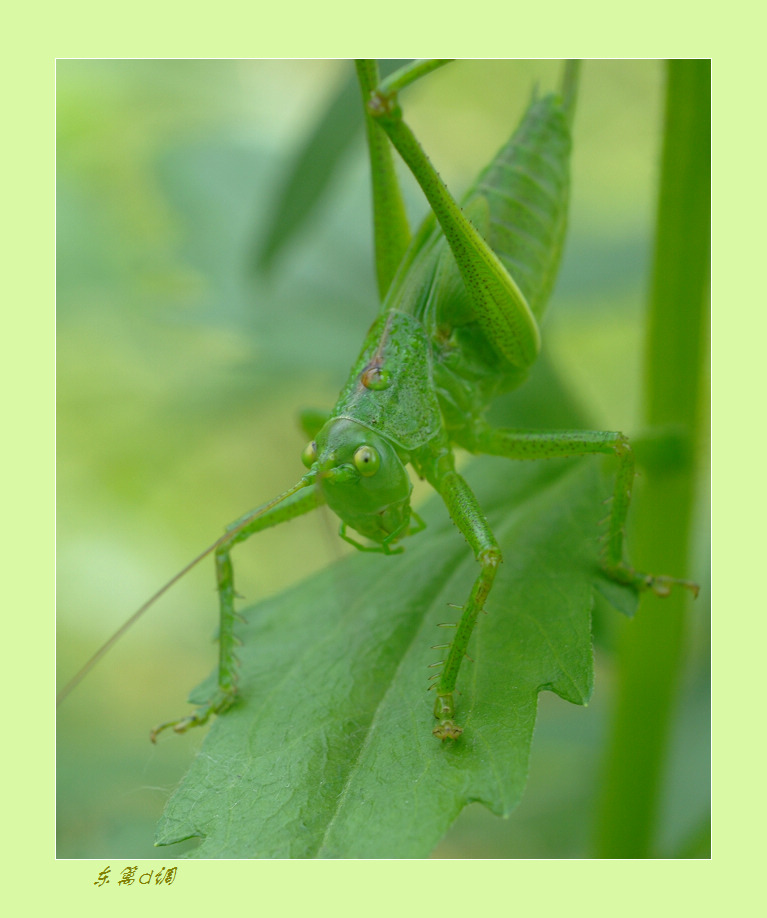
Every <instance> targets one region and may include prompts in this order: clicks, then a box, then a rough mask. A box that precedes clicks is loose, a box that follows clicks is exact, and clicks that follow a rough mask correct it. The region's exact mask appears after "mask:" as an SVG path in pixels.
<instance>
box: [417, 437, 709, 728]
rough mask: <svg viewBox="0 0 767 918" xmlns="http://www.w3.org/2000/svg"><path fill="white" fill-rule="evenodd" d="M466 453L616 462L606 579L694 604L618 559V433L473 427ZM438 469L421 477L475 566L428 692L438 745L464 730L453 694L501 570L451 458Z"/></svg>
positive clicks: (621, 510) (666, 581)
mask: <svg viewBox="0 0 767 918" xmlns="http://www.w3.org/2000/svg"><path fill="white" fill-rule="evenodd" d="M467 445H469V444H467ZM470 447H471V449H472V452H476V453H486V454H489V455H496V456H503V457H505V458H507V459H553V458H565V457H578V456H585V455H592V454H606V455H614V456H616V458H617V460H618V469H617V472H616V476H615V487H614V490H613V495H612V506H611V510H610V515H609V517H608V528H607V533H606V535H605V540H604V546H603V554H602V566H603V568H604V570H605V572H606V573H607V575H608V576H609V577H611V578H612V579H613V580H616V581H617V582H619V583H624V584H627V585H629V586H632V587H633V588H634V589H637V590H652V591H653V592H654V593H656V594H657V595H659V596H666V595H668V593H669V591H670V589H671V587H672V586H673V585H675V584H676V585H679V586H683V587H685V588H686V589H689V590H690V591H691V592H692V593H693V594H694V595H696V596H697V593H698V587H697V585H696V584H695V583H692V582H691V581H688V580H679V579H676V578H674V577H666V576H653V575H650V574H645V573H642V572H640V571H636V570H635V569H634V568H633V567H631V566H630V565H629V564H627V563H626V561H625V559H624V556H623V542H624V534H625V523H626V516H627V514H628V510H629V505H630V502H631V490H632V486H633V481H634V457H633V453H632V450H631V445H630V443H629V440H628V438H627V437H626V436H624V435H623V434H622V433H618V432H615V431H593V430H587V431H582V430H560V431H534V430H530V431H512V430H496V429H493V428H490V427H487V426H485V425H477V426H476V427H475V429H474V433H473V440H472V442H471V444H470ZM440 465H441V467H442V471H441V473H440V472H436V468H437V467H436V466H435V469H434V470H433V471H431V474H429V472H428V470H427V477H429V479H430V481H431V483H432V484H433V486H434V487H435V488H436V489H437V490H438V491H439V492H440V494H441V495H442V498H443V500H444V501H445V504H446V506H447V509H448V512H449V513H450V516H451V517H452V519H453V521H454V522H455V523H456V525H457V526H458V528H459V529H460V530H461V532H462V533H463V535H464V537H465V538H466V540H467V541H468V542H469V545H470V546H471V548H472V550H473V551H474V555H475V557H476V559H477V561H478V563H479V565H480V573H479V576H478V577H477V579H476V581H475V582H474V585H473V587H472V590H471V593H470V594H469V599H468V601H467V603H466V604H465V605H464V606H463V607H462V613H461V618H460V621H459V622H458V624H457V626H456V632H455V636H454V638H453V640H452V642H451V643H450V644H449V645H448V646H449V650H448V654H447V658H446V659H445V661H444V666H443V669H442V670H441V672H440V674H439V676H438V679H437V680H436V681H435V683H434V685H433V686H432V688H434V689H435V690H436V694H437V699H436V702H435V705H434V716H435V717H436V718H437V720H438V724H437V726H436V727H435V728H434V730H433V733H434V735H435V736H436V737H437V738H438V739H443V740H444V739H457V738H458V737H459V736H460V735H461V733H462V732H463V728H462V727H460V726H458V724H457V723H456V722H455V720H454V716H455V703H454V700H453V692H454V691H455V685H456V681H457V678H458V672H459V670H460V667H461V663H462V662H463V659H464V657H465V656H466V651H467V648H468V645H469V639H470V638H471V633H472V631H473V629H474V625H475V624H476V621H477V616H478V615H479V613H480V612H481V611H482V610H483V608H484V605H485V602H486V600H487V597H488V595H489V593H490V590H491V588H492V585H493V581H494V579H495V574H496V570H497V568H498V565H499V564H500V562H501V552H500V549H499V547H498V544H497V542H496V540H495V537H494V536H493V534H492V532H491V530H490V528H489V526H488V524H487V521H486V520H485V518H484V516H483V514H482V511H481V509H480V507H479V504H478V503H477V500H476V498H475V497H474V494H473V493H472V491H471V489H470V488H469V486H468V484H467V483H466V482H465V481H464V479H463V478H462V477H461V476H460V475H459V474H458V473H457V472H456V471H455V469H454V468H453V467H452V456H450V457H449V458H448V456H447V455H444V456H443V457H442V460H441V463H440ZM435 472H436V474H435ZM437 665H441V664H437Z"/></svg>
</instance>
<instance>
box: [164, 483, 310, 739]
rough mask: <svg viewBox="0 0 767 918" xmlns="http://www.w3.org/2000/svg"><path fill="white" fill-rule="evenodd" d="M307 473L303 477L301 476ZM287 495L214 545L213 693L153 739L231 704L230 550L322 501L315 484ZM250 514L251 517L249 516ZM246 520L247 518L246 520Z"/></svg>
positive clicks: (233, 648)
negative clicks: (216, 618)
mask: <svg viewBox="0 0 767 918" xmlns="http://www.w3.org/2000/svg"><path fill="white" fill-rule="evenodd" d="M308 477H309V476H306V477H305V480H306V479H308ZM286 494H287V496H283V497H282V498H278V499H277V501H274V502H271V503H270V504H266V505H265V506H264V507H262V508H259V509H258V510H255V511H252V512H251V513H247V514H245V516H243V517H240V519H239V520H236V521H235V522H234V523H232V524H231V525H230V526H228V527H227V530H231V531H232V535H231V538H229V539H224V540H223V541H222V542H221V543H220V544H219V545H218V546H217V548H216V551H215V563H216V585H217V590H218V601H219V631H218V644H219V656H218V684H217V688H216V691H215V693H214V694H213V696H212V697H211V698H210V699H209V700H208V701H207V702H206V703H205V704H203V705H201V706H200V707H199V708H198V709H197V710H196V711H194V712H193V713H192V714H189V715H188V716H186V717H181V718H179V719H178V720H171V721H167V722H166V723H163V724H160V725H159V726H157V727H155V728H154V730H152V732H151V733H150V739H151V740H152V742H153V743H154V742H156V740H157V736H158V734H160V733H162V731H163V730H167V729H172V730H173V731H174V732H176V733H184V732H185V731H187V730H189V729H190V728H191V727H199V726H202V724H204V723H206V722H207V721H208V720H209V719H210V717H211V715H213V714H221V713H222V712H223V711H226V710H227V708H229V707H231V705H232V704H233V702H234V700H235V698H236V697H237V667H238V661H237V655H236V647H237V646H238V644H239V640H238V639H237V637H236V635H235V633H234V628H235V625H236V623H237V621H238V620H239V619H240V616H239V615H238V613H237V612H236V610H235V608H234V600H235V598H236V593H235V589H234V570H233V567H232V559H231V551H232V548H234V546H235V545H237V544H239V543H240V542H244V541H245V540H246V539H248V538H250V536H252V535H254V534H255V533H256V532H261V531H262V530H264V529H269V528H270V527H271V526H276V525H277V524H278V523H283V522H286V521H287V520H292V519H295V518H296V517H297V516H302V515H303V514H305V513H308V512H309V511H310V510H314V509H315V507H319V506H320V505H321V504H323V503H324V497H323V495H322V492H321V491H320V489H319V488H318V487H317V485H316V484H307V485H306V486H301V489H300V490H298V489H291V491H290V492H286ZM251 517H252V519H251ZM248 520H250V522H247V521H248Z"/></svg>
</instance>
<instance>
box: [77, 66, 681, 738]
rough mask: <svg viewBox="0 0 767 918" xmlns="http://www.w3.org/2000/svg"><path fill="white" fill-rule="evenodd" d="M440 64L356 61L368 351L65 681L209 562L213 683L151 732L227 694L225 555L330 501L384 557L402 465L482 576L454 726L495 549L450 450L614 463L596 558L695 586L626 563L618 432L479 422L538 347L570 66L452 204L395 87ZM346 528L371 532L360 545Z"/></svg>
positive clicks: (565, 156) (452, 681) (520, 376)
mask: <svg viewBox="0 0 767 918" xmlns="http://www.w3.org/2000/svg"><path fill="white" fill-rule="evenodd" d="M444 63H447V62H445V61H419V62H414V63H412V64H408V65H407V66H405V67H402V68H401V69H400V70H398V71H396V72H395V73H394V74H392V75H391V76H390V77H388V78H387V79H386V80H384V81H383V82H381V81H380V80H379V76H378V68H377V66H376V64H375V63H374V62H372V61H359V62H357V74H358V79H359V83H360V87H361V91H362V99H363V103H364V106H363V110H364V117H365V123H366V128H367V134H368V144H369V152H370V160H371V167H372V177H373V204H374V227H375V247H376V264H377V277H378V286H379V292H380V295H381V300H382V306H381V310H380V313H379V315H378V318H377V319H376V321H375V322H374V324H373V326H372V327H371V329H370V331H369V333H368V336H367V338H366V340H365V342H364V344H363V347H362V351H361V353H360V355H359V357H358V359H357V361H356V363H355V365H354V367H353V369H352V371H351V373H350V375H349V378H348V381H347V383H346V385H345V386H344V388H343V389H342V391H341V393H340V395H339V398H338V401H337V403H336V405H335V407H334V409H333V410H332V412H331V413H330V415H329V417H328V418H327V419H324V423H318V424H316V425H315V428H314V429H313V431H312V440H311V442H310V443H309V444H308V446H307V447H306V449H305V450H304V453H303V456H302V459H303V462H304V464H305V466H306V467H307V471H306V474H305V475H304V476H303V477H302V478H301V479H300V480H299V481H298V482H297V483H296V484H295V485H294V486H293V487H292V488H290V489H289V490H288V491H286V492H285V493H283V494H281V495H280V496H278V497H277V498H275V499H274V500H272V501H270V502H269V503H267V504H264V505H263V506H261V507H260V508H258V509H256V510H254V511H252V512H251V513H249V514H247V515H245V516H244V517H242V518H241V519H240V520H238V521H236V522H235V523H233V524H232V525H231V526H230V527H229V528H228V529H227V531H226V532H225V533H224V535H223V536H221V537H220V538H219V539H218V540H217V541H216V542H214V543H213V544H212V545H211V546H210V547H209V548H208V549H206V550H205V551H204V552H202V553H201V554H200V555H199V556H198V557H197V558H195V559H194V561H192V562H191V563H190V564H189V565H187V567H186V568H184V570H183V571H181V572H180V573H179V574H178V575H176V577H174V578H173V580H171V581H170V582H169V583H168V584H166V585H165V586H164V587H163V588H162V589H161V590H160V591H159V592H158V593H157V594H155V596H153V597H152V598H151V599H150V600H149V601H148V602H147V603H145V604H144V606H142V608H141V609H139V610H138V612H137V613H135V614H134V616H133V617H132V618H131V619H130V620H129V622H127V623H126V625H125V626H123V628H122V629H120V631H119V632H118V633H117V635H115V636H114V637H113V638H112V639H110V641H109V642H108V643H107V644H106V645H105V646H104V647H103V648H102V649H101V650H100V651H99V652H98V653H97V654H96V656H95V657H94V658H92V659H91V661H90V662H89V663H88V664H87V665H86V667H84V668H83V670H81V671H80V673H78V675H77V676H76V677H75V678H74V679H73V680H72V681H71V682H70V683H69V685H68V686H67V687H66V688H65V689H64V691H63V692H62V694H61V696H60V697H63V696H65V695H66V694H68V693H69V691H71V689H72V688H73V687H74V685H75V684H77V682H79V681H80V679H81V678H82V677H83V676H84V675H85V673H86V672H87V671H88V670H89V669H90V667H91V666H92V665H93V664H94V663H95V662H96V661H97V660H98V659H99V658H100V657H101V656H102V655H103V653H104V652H105V651H106V650H107V649H108V648H109V647H110V646H111V645H112V643H114V641H115V640H116V639H117V637H119V636H120V634H122V633H123V632H124V630H125V628H126V627H128V626H129V625H130V624H132V622H133V621H135V620H136V618H138V616H139V615H141V614H142V613H143V612H144V611H145V610H146V609H147V608H148V607H149V606H150V605H151V604H152V603H153V602H154V601H155V600H156V599H157V598H158V597H159V596H160V595H161V594H162V593H164V592H165V591H166V590H167V589H168V588H169V587H170V586H171V585H172V584H173V583H175V582H176V580H178V579H179V577H181V576H183V574H185V573H186V571H187V570H189V568H190V567H192V566H193V565H194V564H196V563H197V562H198V561H200V560H201V559H202V558H203V557H205V556H206V555H207V554H209V553H211V552H212V553H214V555H215V567H216V577H217V585H218V594H219V604H220V626H219V666H218V687H217V689H216V691H215V693H214V694H213V696H212V697H211V698H209V699H208V700H207V702H206V703H205V704H203V705H202V706H201V707H199V708H198V709H197V710H196V711H194V712H193V713H192V714H190V715H189V716H186V717H183V718H180V719H178V720H174V721H170V722H167V723H163V724H161V725H160V726H158V727H157V728H155V730H153V731H152V734H151V737H152V740H153V741H154V740H155V739H156V736H157V734H158V733H160V732H161V731H163V730H165V729H167V728H173V730H175V731H176V732H179V733H181V732H184V731H185V730H187V729H188V728H190V727H192V726H197V725H201V724H204V723H205V722H206V721H208V720H209V719H210V717H211V715H213V714H221V713H223V712H224V711H226V710H227V708H229V707H230V706H231V705H232V704H233V703H234V701H235V699H236V697H237V660H236V656H235V646H236V637H235V623H236V619H237V615H236V612H235V607H234V600H235V591H234V576H233V568H232V562H231V550H232V549H233V548H234V546H235V545H237V544H238V543H240V542H242V541H244V540H245V539H247V538H248V537H249V536H251V535H253V534H254V533H256V532H260V531H261V530H264V529H267V528H269V527H271V526H274V525H276V524H278V523H281V522H284V521H286V520H289V519H293V518H295V517H298V516H301V515H303V514H306V513H308V512H309V511H310V510H313V509H315V508H316V507H318V506H320V505H322V504H327V505H328V506H329V508H330V509H331V510H332V511H334V512H335V513H336V514H337V515H338V517H339V518H340V520H341V529H340V534H341V536H342V537H343V538H345V539H346V540H347V541H349V542H351V543H352V544H353V545H355V546H356V547H357V548H360V549H362V550H366V551H379V552H383V553H385V554H390V553H393V552H395V551H400V550H401V548H402V546H401V545H400V544H399V543H400V542H401V540H402V539H404V538H405V537H407V536H408V535H412V534H414V533H416V532H417V531H419V529H420V528H422V525H423V524H422V523H421V521H420V519H419V518H418V516H417V515H416V514H415V513H414V512H413V511H412V509H411V506H410V495H411V490H412V485H411V482H410V478H409V476H408V471H407V468H406V467H407V465H411V466H412V467H413V469H414V470H415V472H416V474H417V475H418V476H419V477H420V478H423V479H425V480H427V481H428V482H429V484H430V485H431V486H432V487H433V488H434V489H435V490H436V491H437V492H438V493H439V494H440V496H441V498H442V500H443V501H444V503H445V506H446V508H447V511H448V513H449V515H450V517H451V518H452V520H453V522H454V523H455V524H456V526H457V527H458V529H459V530H460V531H461V533H462V534H463V536H464V537H465V539H466V541H467V542H468V544H469V546H470V548H471V550H472V551H473V553H474V556H475V558H476V561H477V563H478V566H479V572H478V574H477V577H476V580H475V582H474V584H473V586H472V588H471V591H470V593H469V596H468V597H467V598H466V599H465V601H464V603H463V605H462V606H458V607H457V608H458V609H459V610H460V618H459V620H458V622H457V623H456V625H455V628H454V630H453V636H452V641H451V642H450V643H449V644H448V645H446V653H445V657H444V660H443V661H441V662H440V663H439V664H437V666H439V667H441V668H440V669H439V671H438V672H436V673H435V674H434V676H432V683H433V684H432V685H431V689H432V690H433V691H434V692H435V694H436V701H435V706H434V715H435V717H436V719H437V726H436V727H435V728H434V729H433V731H432V732H433V734H434V736H436V737H437V738H439V739H441V740H446V739H449V740H455V739H457V738H458V737H460V736H461V734H462V732H463V731H462V727H461V726H459V724H458V723H457V720H456V702H455V700H454V694H455V692H456V684H457V681H458V676H459V671H460V668H461V663H462V661H463V659H464V656H465V655H466V651H467V648H468V644H469V639H470V637H471V634H472V630H473V628H474V626H475V623H476V620H477V617H478V615H479V613H480V612H481V611H482V610H483V609H484V606H485V603H486V600H487V597H488V595H489V594H490V592H491V589H492V586H493V580H494V577H495V573H496V570H497V568H498V565H499V564H500V563H501V552H500V549H499V547H498V543H497V541H496V539H495V537H494V535H493V533H492V531H491V530H490V527H489V525H488V523H487V521H486V519H485V517H484V515H483V513H482V510H481V508H480V506H479V504H478V502H477V500H476V498H475V497H474V494H473V493H472V491H471V489H470V487H469V485H468V484H467V482H466V481H465V480H464V478H463V477H462V476H461V475H460V474H459V473H458V471H456V467H455V461H454V455H453V450H454V447H456V446H457V447H461V448H463V449H466V450H468V451H469V452H471V453H488V454H492V455H497V456H503V457H506V458H509V459H544V458H553V457H567V456H582V455H586V454H591V453H601V454H608V455H614V456H615V457H617V461H618V469H617V473H616V480H615V486H614V491H613V495H612V503H611V509H610V515H609V518H608V525H607V531H606V534H605V536H604V545H603V554H602V563H603V567H604V569H605V571H606V572H607V573H608V575H609V576H611V577H612V578H614V579H615V580H617V581H619V582H621V583H624V584H628V585H630V586H633V587H634V588H636V589H639V590H645V589H650V590H653V591H654V592H656V593H657V594H660V595H665V594H667V593H668V591H669V590H670V588H671V587H672V585H674V584H679V585H681V586H684V587H686V588H688V589H690V590H692V591H693V592H696V589H697V588H696V587H695V585H694V584H692V583H690V582H688V581H683V580H677V579H675V578H671V577H665V576H661V577H654V576H651V575H648V574H643V573H640V572H638V571H635V570H634V569H633V568H632V567H631V566H630V565H629V564H628V563H627V562H626V561H625V559H624V551H623V532H624V524H625V521H626V516H627V513H628V508H629V502H630V498H631V489H632V483H633V478H634V462H633V456H632V452H631V447H630V445H629V442H628V440H627V438H626V437H625V436H624V435H623V434H621V433H617V432H610V431H570V430H564V431H562V430H559V431H536V430H499V429H495V428H492V427H490V426H489V425H488V424H487V423H486V422H485V420H484V414H485V411H486V409H487V408H488V406H489V404H490V403H491V402H492V400H493V399H494V397H495V396H497V395H499V394H501V393H503V392H507V391H509V390H511V389H513V388H515V387H517V386H518V385H520V384H521V383H522V382H523V381H524V379H525V377H526V375H527V373H528V371H529V368H530V366H531V365H532V364H533V362H534V361H535V359H536V356H537V354H538V350H539V348H540V334H539V331H538V321H539V320H540V318H541V316H542V314H543V309H544V306H545V304H546V300H547V299H548V295H549V293H550V291H551V288H552V286H553V283H554V279H555V277H556V272H557V269H558V265H559V261H560V255H561V251H562V245H563V239H564V232H565V225H566V219H567V206H568V196H569V156H570V145H571V144H570V122H571V120H572V116H573V110H574V104H575V94H576V85H577V65H575V64H568V65H567V66H566V68H565V74H564V79H563V83H562V87H561V91H560V93H558V94H552V95H548V96H545V97H543V98H539V99H533V101H532V102H531V104H530V105H529V107H528V109H527V111H526V113H525V114H524V116H523V118H522V120H521V122H520V124H519V126H518V128H517V130H516V131H515V133H514V135H513V136H512V137H511V139H510V140H509V141H508V142H507V143H506V144H505V145H504V146H503V147H502V149H501V150H500V151H499V152H498V154H497V155H496V157H495V158H494V159H493V160H492V162H491V163H490V165H489V166H488V167H487V168H486V169H485V170H484V171H483V172H482V174H481V175H480V176H479V178H478V179H477V181H476V182H475V184H474V186H473V187H472V188H471V189H470V190H469V192H468V194H467V195H466V197H465V198H464V200H463V201H462V204H461V206H460V207H459V206H458V204H457V203H456V202H455V200H454V199H453V197H452V196H451V194H450V193H449V191H448V190H447V188H446V187H445V185H444V184H443V183H442V181H441V179H440V178H439V176H438V175H437V173H436V171H435V170H434V168H433V166H432V165H431V163H430V162H429V160H428V159H427V157H426V155H425V153H424V152H423V150H422V148H421V147H420V145H419V143H418V141H417V140H416V139H415V137H414V135H413V134H412V132H411V131H410V129H409V128H408V126H407V124H406V122H405V121H404V120H403V116H402V111H401V109H400V106H399V102H398V94H399V92H400V91H401V90H402V89H404V88H405V87H407V86H408V85H409V84H411V83H413V82H414V81H416V80H417V79H419V78H421V77H422V76H424V75H425V74H426V73H428V72H430V71H431V70H433V69H435V68H436V67H438V66H440V65H442V64H444ZM392 147H394V149H395V150H396V151H397V153H398V154H399V156H400V157H401V158H402V159H403V160H404V162H405V163H406V165H407V167H408V168H409V169H410V171H411V172H412V174H413V175H414V177H415V179H416V181H417V182H418V184H419V185H420V187H421V189H422V191H423V193H424V194H425V196H426V199H427V200H428V203H429V205H430V208H431V212H432V213H431V215H430V217H429V218H427V219H426V221H425V222H424V224H423V225H422V226H421V228H420V229H419V230H418V232H417V233H416V234H415V235H414V236H413V238H412V240H411V239H410V233H409V229H408V225H407V219H406V217H405V211H404V206H403V204H402V198H401V194H400V190H399V186H398V182H397V179H396V175H395V172H394V166H393V158H392V150H391V148H392ZM349 530H352V531H353V532H354V533H356V534H357V535H358V536H360V537H362V538H364V539H366V540H367V543H368V544H362V543H360V542H359V541H357V539H356V538H355V537H354V536H353V535H351V534H349Z"/></svg>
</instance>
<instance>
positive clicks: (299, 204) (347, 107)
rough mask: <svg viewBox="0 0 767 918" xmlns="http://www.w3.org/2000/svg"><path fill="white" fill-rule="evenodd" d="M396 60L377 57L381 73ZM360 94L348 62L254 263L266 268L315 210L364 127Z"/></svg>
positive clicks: (289, 179) (277, 204) (295, 164)
mask: <svg viewBox="0 0 767 918" xmlns="http://www.w3.org/2000/svg"><path fill="white" fill-rule="evenodd" d="M402 63H404V61H399V60H384V61H379V68H380V71H381V74H382V76H387V75H388V74H389V73H391V72H393V71H394V70H395V69H396V68H397V66H398V65H400V64H402ZM362 127H363V118H362V99H361V98H360V90H359V85H358V83H357V78H356V76H355V73H354V68H353V66H352V63H351V61H350V62H349V76H348V78H347V79H346V80H345V82H344V83H343V85H342V86H341V88H340V89H339V90H338V92H337V93H336V95H335V96H334V97H333V98H332V99H331V101H330V103H329V104H328V106H327V108H326V109H325V111H324V112H323V113H322V114H321V115H320V117H319V119H318V120H317V122H316V124H315V126H314V129H313V130H312V132H311V133H310V134H309V135H308V136H307V138H306V140H305V141H304V143H303V145H302V146H301V148H300V149H299V151H298V153H297V154H296V157H295V160H294V162H293V165H292V167H291V168H290V169H289V170H288V171H287V173H286V176H285V180H284V182H283V184H282V187H281V189H280V192H279V194H278V195H277V197H276V199H275V202H274V205H273V207H272V214H271V219H270V220H269V222H268V224H267V225H268V227H269V230H268V232H267V235H266V237H265V238H264V241H263V242H262V243H261V245H260V251H259V253H258V268H259V269H260V270H268V269H269V268H270V267H271V266H272V264H273V262H274V259H275V258H276V257H277V255H278V254H279V253H280V252H281V251H282V249H283V248H284V247H285V244H286V243H287V242H288V241H289V240H290V239H291V238H292V237H293V236H294V235H295V233H297V232H298V230H299V229H301V227H302V226H303V225H304V224H305V223H306V221H307V220H308V218H309V217H310V216H311V214H312V213H313V212H314V210H315V208H316V206H317V204H318V202H319V201H320V199H321V198H322V196H323V195H324V193H325V191H326V189H327V187H328V185H329V184H330V180H331V178H332V177H333V174H334V173H335V171H336V169H337V168H338V167H339V166H340V164H341V162H342V161H343V156H344V153H345V152H346V150H347V148H348V147H349V146H350V144H351V142H352V141H353V140H354V138H355V137H356V136H357V134H359V133H361V132H362Z"/></svg>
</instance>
